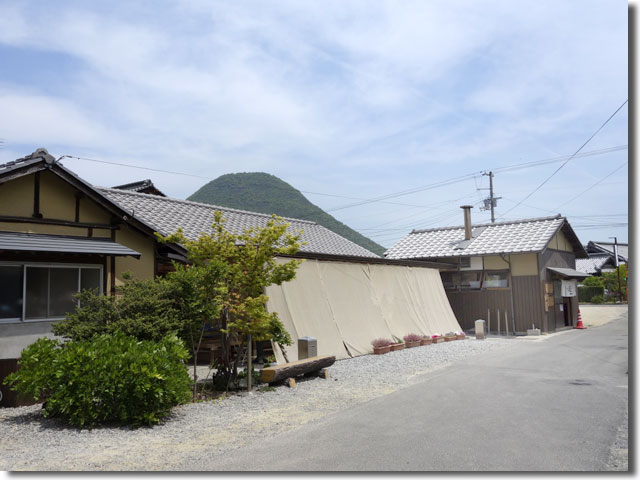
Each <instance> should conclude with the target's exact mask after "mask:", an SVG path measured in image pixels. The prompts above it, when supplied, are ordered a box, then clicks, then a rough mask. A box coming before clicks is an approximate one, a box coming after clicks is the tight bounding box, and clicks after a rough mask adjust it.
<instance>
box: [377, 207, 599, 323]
mask: <svg viewBox="0 0 640 480" xmlns="http://www.w3.org/2000/svg"><path fill="white" fill-rule="evenodd" d="M463 208H464V209H465V226H458V227H443V228H433V229H427V230H414V231H412V232H411V233H410V234H409V235H407V236H406V237H405V238H403V239H402V240H400V241H399V242H398V243H397V244H396V245H394V246H393V247H391V248H390V249H389V250H387V252H386V253H385V257H386V258H391V259H412V260H429V261H435V262H441V263H448V264H449V265H450V268H446V269H441V276H442V281H443V284H444V287H445V289H446V291H447V297H448V298H449V301H450V303H451V307H452V308H453V311H454V313H455V315H456V317H457V319H458V321H459V322H460V324H461V325H462V326H463V328H465V329H472V328H473V327H474V322H475V320H477V319H484V320H487V321H488V322H490V325H489V327H490V329H491V330H492V331H496V330H498V328H499V330H500V331H501V332H504V331H505V330H506V329H508V330H509V333H513V332H514V330H515V332H516V333H517V334H525V333H526V330H527V329H530V328H531V327H532V325H535V327H536V328H540V329H541V330H542V331H543V332H554V331H557V330H559V329H563V328H571V327H573V326H574V325H575V324H576V322H577V312H578V297H577V288H576V283H577V280H582V279H583V278H585V277H587V276H588V274H586V273H584V272H580V271H578V270H577V269H576V259H580V258H585V259H586V258H588V255H587V252H586V250H585V248H584V247H583V246H582V244H581V243H580V241H579V240H578V237H577V236H576V234H575V232H574V231H573V229H572V228H571V225H569V222H568V221H567V219H566V218H564V217H562V216H560V215H558V216H555V217H544V218H533V219H526V220H514V221H507V222H496V223H489V224H482V225H472V224H471V214H470V209H471V207H470V206H469V207H463ZM498 312H499V313H498ZM498 315H499V316H500V317H498ZM505 318H506V319H507V320H506V322H505ZM498 319H499V320H500V324H499V325H498ZM505 323H506V325H505Z"/></svg>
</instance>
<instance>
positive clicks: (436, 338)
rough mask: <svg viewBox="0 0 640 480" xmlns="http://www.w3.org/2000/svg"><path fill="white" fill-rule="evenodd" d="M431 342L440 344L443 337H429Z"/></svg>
mask: <svg viewBox="0 0 640 480" xmlns="http://www.w3.org/2000/svg"><path fill="white" fill-rule="evenodd" d="M431 341H432V342H433V343H441V342H444V337H441V336H440V334H438V333H436V334H435V335H431Z"/></svg>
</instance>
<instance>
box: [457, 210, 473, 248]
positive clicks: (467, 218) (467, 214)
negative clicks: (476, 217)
mask: <svg viewBox="0 0 640 480" xmlns="http://www.w3.org/2000/svg"><path fill="white" fill-rule="evenodd" d="M460 208H461V209H463V210H464V239H465V240H471V209H472V208H473V206H472V205H462V206H461V207H460Z"/></svg>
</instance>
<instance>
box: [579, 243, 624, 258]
mask: <svg viewBox="0 0 640 480" xmlns="http://www.w3.org/2000/svg"><path fill="white" fill-rule="evenodd" d="M587 251H588V252H590V253H596V252H597V253H608V254H610V255H611V256H613V242H593V241H592V242H589V244H588V245H587ZM618 260H619V261H623V262H627V261H629V244H628V243H618Z"/></svg>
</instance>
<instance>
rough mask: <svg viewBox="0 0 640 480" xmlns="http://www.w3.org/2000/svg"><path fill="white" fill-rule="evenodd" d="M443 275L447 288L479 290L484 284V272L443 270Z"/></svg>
mask: <svg viewBox="0 0 640 480" xmlns="http://www.w3.org/2000/svg"><path fill="white" fill-rule="evenodd" d="M441 277H442V284H443V285H444V288H445V289H446V290H477V289H479V288H480V286H481V284H482V283H481V280H482V272H475V271H469V272H442V274H441Z"/></svg>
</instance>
